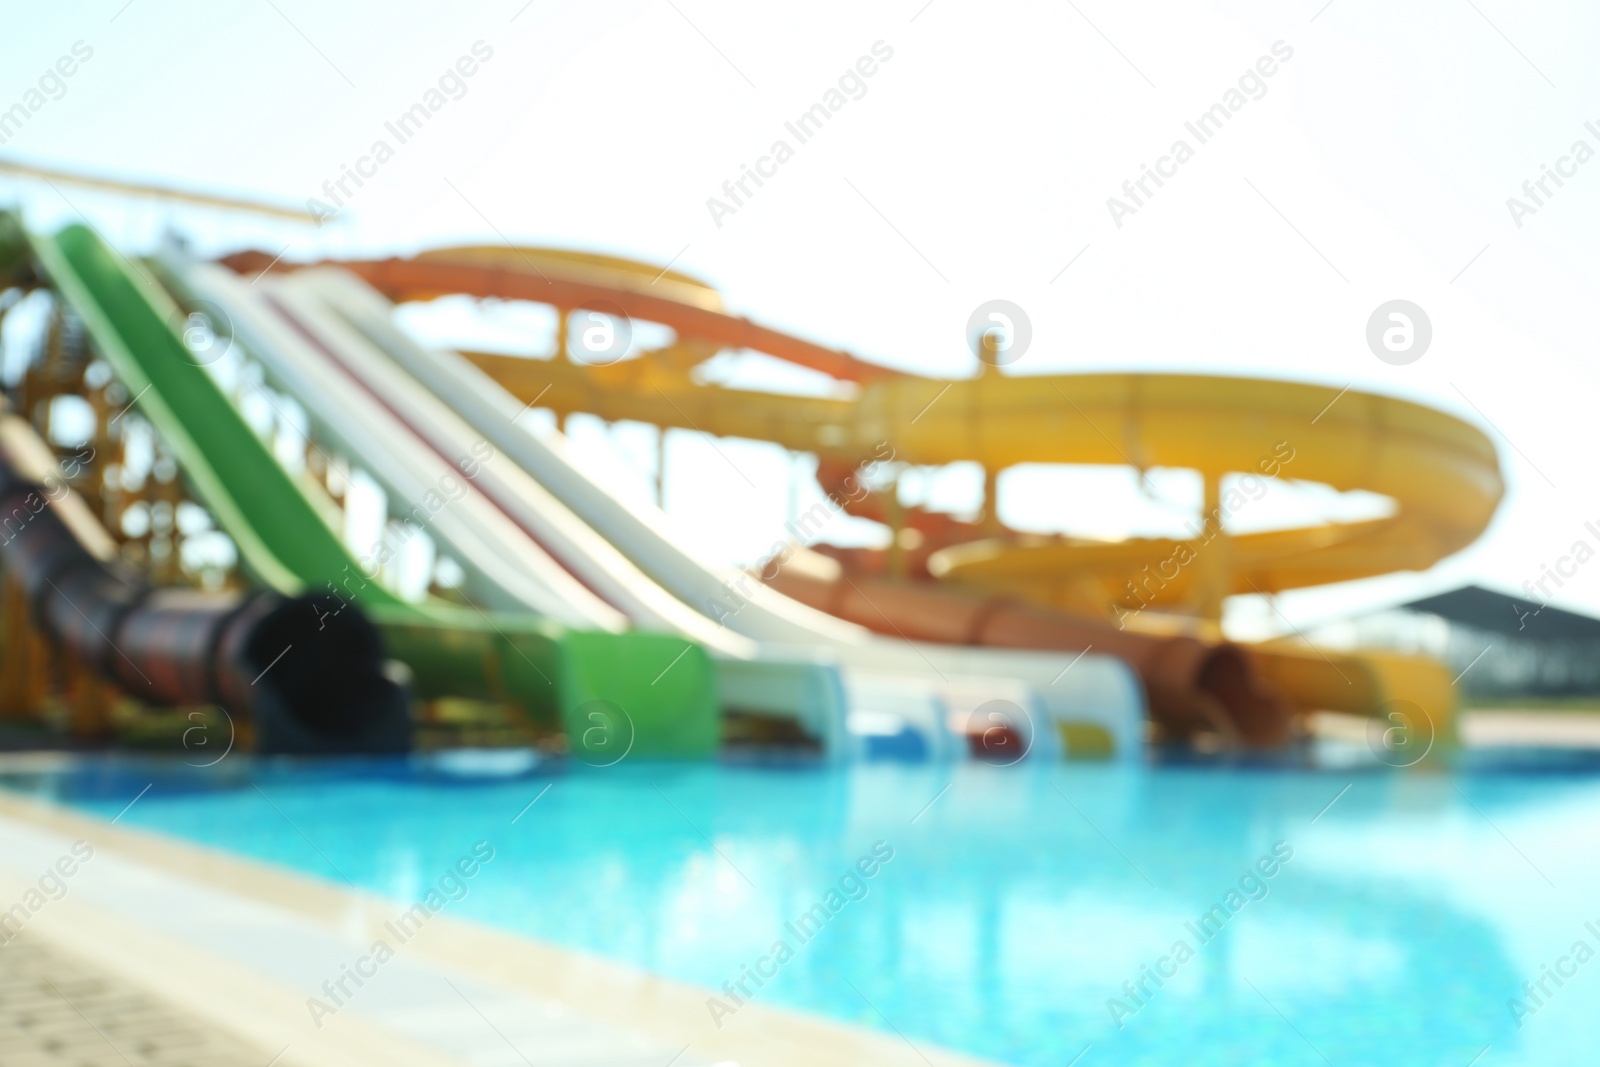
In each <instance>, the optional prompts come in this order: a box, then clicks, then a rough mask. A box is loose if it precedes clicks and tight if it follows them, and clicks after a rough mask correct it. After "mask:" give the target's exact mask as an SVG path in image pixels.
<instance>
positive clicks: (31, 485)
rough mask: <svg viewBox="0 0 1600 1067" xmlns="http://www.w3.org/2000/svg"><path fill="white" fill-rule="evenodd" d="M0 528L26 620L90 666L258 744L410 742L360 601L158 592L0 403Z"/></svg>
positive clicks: (272, 747) (122, 685)
mask: <svg viewBox="0 0 1600 1067" xmlns="http://www.w3.org/2000/svg"><path fill="white" fill-rule="evenodd" d="M0 526H3V531H4V532H3V535H0V560H3V562H4V565H5V569H6V571H7V572H9V574H10V575H11V576H13V577H14V578H15V580H16V581H17V582H18V584H19V585H20V587H21V589H22V592H23V596H24V597H25V599H26V601H27V603H28V606H29V608H30V610H31V613H32V618H33V622H34V625H35V626H37V627H38V628H39V629H40V630H42V631H43V632H44V633H45V634H47V635H48V636H49V637H50V638H51V639H52V640H53V641H54V642H55V643H56V646H57V647H58V648H60V649H61V650H62V651H63V652H64V653H65V654H66V655H67V656H68V657H70V658H71V659H72V660H73V661H74V662H75V664H76V665H77V667H78V668H79V669H80V670H86V671H87V672H89V674H90V675H91V676H93V677H95V678H98V679H100V680H101V681H104V682H109V683H110V684H112V685H114V686H115V687H116V688H117V689H119V690H121V691H122V692H125V693H127V694H129V695H130V696H133V697H135V698H137V699H140V700H143V701H145V702H146V703H149V704H155V705H176V706H180V707H194V706H197V705H200V706H204V705H212V706H217V707H223V708H226V709H228V712H229V714H233V715H242V716H247V717H248V718H249V720H250V722H251V723H252V726H253V733H254V736H255V739H256V748H257V751H260V752H268V753H313V752H349V751H357V752H399V751H405V750H406V749H408V748H409V747H410V742H411V718H410V713H409V709H408V707H407V697H406V694H405V692H404V690H403V689H402V688H401V687H400V686H399V685H397V684H396V683H395V682H394V680H393V679H391V678H389V677H388V676H387V675H386V673H385V671H384V661H383V656H382V650H381V641H380V639H379V635H378V632H377V630H376V629H375V628H374V627H373V625H372V623H371V622H369V621H368V620H367V619H366V618H365V617H363V616H362V615H361V614H360V613H359V612H356V611H349V612H340V613H339V614H338V615H337V616H335V617H333V618H332V619H328V616H327V613H326V612H327V605H326V604H323V603H319V598H317V597H316V596H306V597H298V598H288V597H283V596H280V595H278V594H276V593H273V592H268V591H262V590H256V591H253V592H202V591H199V590H194V589H186V588H153V587H150V586H148V585H146V584H144V583H142V582H141V581H140V580H139V579H138V578H136V577H133V576H130V575H129V574H127V573H126V572H125V571H123V570H122V569H121V568H118V567H117V566H116V565H115V560H116V553H117V549H116V542H115V541H113V540H112V539H111V535H110V534H108V533H107V532H106V530H105V528H104V527H102V526H101V525H100V523H99V521H98V520H97V519H96V518H95V516H94V512H93V511H92V510H91V509H90V508H89V506H88V505H87V504H86V503H85V502H84V501H83V499H82V498H81V497H80V496H78V494H77V493H76V492H75V491H74V490H73V489H72V488H71V486H70V484H69V482H68V479H66V478H64V477H63V471H62V468H61V465H60V464H58V463H57V461H56V457H55V453H54V451H53V450H52V449H51V448H50V446H49V445H48V444H46V443H45V442H44V441H43V440H42V439H41V438H40V437H39V436H38V434H36V433H35V432H34V429H33V427H32V426H31V425H30V424H29V423H28V422H27V421H26V420H25V419H22V418H20V417H19V416H17V415H14V414H12V413H11V412H10V411H8V410H6V409H5V406H4V404H3V402H0ZM319 620H326V621H327V623H331V625H330V624H325V623H324V622H321V621H319ZM5 637H6V640H7V642H11V641H13V640H16V639H18V637H19V635H17V634H15V633H9V632H8V633H7V634H6V635H5Z"/></svg>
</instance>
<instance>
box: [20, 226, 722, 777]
mask: <svg viewBox="0 0 1600 1067" xmlns="http://www.w3.org/2000/svg"><path fill="white" fill-rule="evenodd" d="M29 241H30V249H29V250H30V251H31V253H32V258H33V260H34V261H35V263H36V264H37V270H38V272H39V274H40V276H41V278H42V279H43V280H45V281H46V282H47V283H48V284H50V285H51V287H52V288H54V289H55V291H56V292H57V294H58V295H59V296H60V298H61V299H62V300H63V301H64V302H65V303H66V305H67V306H68V307H70V308H71V309H72V310H73V311H74V312H75V313H76V314H78V315H79V316H80V317H81V318H82V320H83V322H84V324H85V326H86V328H87V330H88V333H89V336H90V338H91V339H92V342H93V343H94V345H95V348H96V351H97V352H98V354H99V355H101V356H102V357H103V358H105V359H106V360H107V361H108V362H109V363H110V365H111V367H112V369H113V371H114V372H115V373H116V374H117V376H118V378H119V379H120V380H121V381H122V383H123V384H124V385H125V386H126V387H127V388H128V392H129V394H130V395H132V396H134V397H136V398H137V399H136V401H135V403H136V405H137V406H138V408H139V410H140V412H141V413H142V414H143V415H144V416H145V417H146V418H147V419H148V420H149V421H150V423H151V425H152V426H153V427H154V429H155V430H156V432H157V433H158V434H159V435H160V436H161V438H162V440H163V442H164V443H165V444H166V445H167V447H168V448H169V449H170V450H171V451H172V453H173V455H174V457H175V458H176V459H177V460H178V462H179V465H180V466H181V467H182V469H183V471H184V473H185V476H186V477H187V479H188V481H189V483H190V485H191V486H192V487H193V489H194V491H195V493H196V495H197V497H198V498H199V499H200V500H201V502H202V503H204V504H205V506H206V507H207V508H208V509H209V510H210V511H211V513H212V515H213V516H214V517H215V518H216V520H217V522H218V525H219V526H220V527H221V528H222V529H223V530H224V531H225V532H226V533H228V535H229V536H230V537H231V538H232V539H233V540H234V542H235V544H236V545H237V546H238V549H239V555H240V559H241V563H242V565H243V566H244V568H245V569H246V570H247V571H248V572H249V573H250V574H251V575H252V576H254V577H255V578H256V579H257V580H258V581H259V582H261V584H263V585H265V586H267V587H269V588H271V589H274V590H276V591H278V592H279V593H281V594H284V595H287V596H298V595H302V594H304V593H306V592H308V591H316V592H317V593H319V594H320V593H322V592H323V591H326V592H328V593H330V594H333V595H334V596H335V597H336V598H338V601H339V607H338V609H337V610H339V611H341V612H342V610H343V606H344V605H358V606H359V607H360V608H361V609H362V610H363V611H364V613H365V614H366V615H367V616H368V617H369V618H371V619H372V620H373V621H374V622H376V623H377V624H378V626H379V628H380V630H381V632H382V635H383V638H384V641H385V643H386V644H387V646H388V649H389V652H390V654H392V655H394V656H395V657H396V658H398V659H400V660H402V661H403V662H405V663H407V664H408V665H409V666H410V667H411V668H412V671H413V672H414V674H415V678H416V683H417V688H418V691H419V693H420V694H421V695H422V696H424V697H426V698H432V697H437V696H460V697H467V698H474V699H487V700H494V701H503V702H508V703H513V704H516V705H517V706H519V707H521V708H522V709H523V710H524V711H525V712H526V713H527V714H529V715H530V716H532V717H533V718H534V719H535V720H536V721H539V722H541V723H544V724H546V725H547V726H548V727H549V728H551V729H564V730H565V733H566V736H567V738H568V742H569V744H570V745H571V746H572V747H573V748H574V750H575V751H579V752H580V754H581V752H582V749H583V746H585V745H588V744H591V743H592V744H595V745H596V746H598V748H597V751H595V752H594V753H593V756H594V757H596V758H605V757H607V756H608V755H609V753H610V751H612V748H608V747H607V746H613V747H614V746H615V745H616V744H617V743H618V739H619V737H620V736H621V734H620V733H619V731H625V732H626V736H627V738H628V740H629V741H630V742H631V744H632V746H633V747H632V750H633V751H635V752H637V753H639V754H641V755H673V756H677V755H703V754H706V753H709V752H710V751H712V750H713V749H714V748H715V746H716V744H717V741H718V737H719V722H718V718H717V702H716V698H715V688H714V687H715V682H714V679H713V677H712V673H711V665H710V661H709V659H708V657H707V656H706V654H705V652H704V650H703V649H700V648H699V647H698V646H694V645H690V644H687V643H686V642H684V641H683V640H681V639H679V638H676V637H671V636H667V635H663V634H652V633H642V632H628V633H609V632H604V631H597V630H579V629H571V628H568V627H566V626H563V625H561V624H560V623H558V622H556V621H553V620H551V619H547V618H539V617H534V616H530V615H527V614H517V615H506V614H490V613H489V612H487V611H483V610H473V609H467V608H461V607H457V606H455V605H449V604H443V603H437V602H425V603H422V604H412V603H408V602H406V601H404V600H401V599H400V598H399V597H397V596H395V595H394V594H392V593H390V592H389V591H388V590H387V589H385V588H383V586H382V585H380V584H379V583H378V582H376V581H373V580H371V575H372V574H373V569H372V567H371V565H370V562H368V563H367V564H363V562H362V561H361V560H358V559H357V558H356V557H355V556H354V555H353V554H352V553H351V552H350V551H349V550H347V549H346V548H345V546H344V545H343V544H342V543H341V541H340V539H339V536H338V535H337V533H336V532H335V531H334V530H332V529H331V528H330V527H329V526H328V525H327V522H326V521H325V520H324V518H323V515H322V513H321V511H319V509H318V506H317V505H316V504H315V503H314V502H313V500H312V499H311V498H310V497H309V496H308V495H307V492H306V491H305V489H303V488H302V486H301V485H299V484H298V483H297V482H296V481H295V479H294V478H292V477H291V476H290V475H289V474H288V472H287V471H285V470H284V468H283V467H282V466H281V465H280V464H279V463H278V461H277V460H276V458H275V457H274V456H273V455H272V453H271V451H270V450H269V449H268V448H267V446H266V445H265V444H264V443H263V442H262V441H261V440H260V438H258V437H257V436H256V434H255V432H254V431H253V430H251V428H250V427H249V425H248V424H246V423H245V422H244V420H243V419H242V418H241V417H240V416H239V414H238V413H237V412H236V411H235V409H234V407H233V405H232V403H231V402H230V400H229V398H228V396H227V395H226V394H225V393H224V392H223V391H222V390H221V389H220V387H219V386H218V385H217V384H216V382H215V381H213V379H212V378H211V377H210V376H209V375H208V374H207V373H206V371H205V370H204V369H203V368H202V367H201V366H199V365H198V364H199V359H198V358H197V357H196V356H195V354H194V353H192V352H190V350H189V349H188V347H187V346H186V345H185V344H184V342H183V340H182V338H181V337H180V334H179V331H180V330H181V329H182V328H183V325H184V323H185V314H184V312H183V311H182V310H180V309H179V308H178V306H177V305H176V304H174V303H173V301H172V299H171V297H170V296H169V295H168V294H167V292H166V290H165V289H163V288H162V287H161V286H160V285H158V284H157V282H156V280H155V279H154V278H153V277H152V276H151V275H150V274H149V272H148V271H147V270H146V269H145V268H144V267H142V266H136V265H134V264H130V263H128V262H127V261H126V260H123V259H122V258H121V257H120V256H118V255H117V254H116V253H115V252H113V251H112V250H111V249H109V248H108V247H107V246H105V245H104V244H103V243H101V242H100V240H99V239H98V237H97V236H96V235H95V234H94V233H93V232H92V231H90V230H88V229H87V228H85V227H82V226H71V227H68V228H67V229H65V230H63V231H62V232H61V233H60V234H58V235H57V236H55V237H54V238H39V237H30V239H29ZM669 664H670V665H672V669H671V670H670V671H667V672H665V673H663V669H664V668H666V667H667V666H668V665H669ZM602 727H603V728H602Z"/></svg>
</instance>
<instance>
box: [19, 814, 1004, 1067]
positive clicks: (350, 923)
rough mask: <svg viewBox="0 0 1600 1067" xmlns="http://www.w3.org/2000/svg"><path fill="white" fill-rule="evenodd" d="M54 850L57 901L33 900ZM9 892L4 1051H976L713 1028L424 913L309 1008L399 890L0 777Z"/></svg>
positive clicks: (560, 1065) (582, 963) (689, 989)
mask: <svg viewBox="0 0 1600 1067" xmlns="http://www.w3.org/2000/svg"><path fill="white" fill-rule="evenodd" d="M80 841H81V842H87V843H88V845H89V846H92V848H93V850H94V852H93V856H92V858H90V859H88V860H87V861H84V862H81V863H79V862H78V861H77V860H76V859H72V857H73V852H72V849H73V845H74V843H75V842H80ZM82 852H83V846H82V845H80V846H79V855H81V854H82ZM64 857H65V858H68V860H69V862H67V863H66V864H64V868H70V869H72V870H73V873H72V874H71V875H70V876H67V877H63V878H61V879H60V881H61V882H62V883H64V884H65V887H66V888H65V892H64V893H61V894H60V896H59V899H54V898H53V894H52V895H45V894H40V893H38V892H37V891H35V892H34V893H33V894H32V895H31V896H30V890H36V889H37V886H38V884H39V880H40V878H41V876H43V875H44V874H45V873H46V872H47V871H50V870H52V869H56V870H60V869H63V868H62V867H58V864H61V863H62V860H63V858H64ZM55 884H56V883H54V882H52V883H51V886H50V887H51V888H53V887H54V885H55ZM56 892H58V893H59V892H60V891H59V890H57V891H56ZM41 901H42V904H41ZM30 905H31V906H32V910H31V913H30ZM18 906H20V907H21V909H22V912H21V914H22V915H23V916H24V917H25V920H26V921H25V922H24V923H23V924H22V927H21V932H20V933H18V934H16V936H14V937H13V938H12V939H11V940H9V941H7V940H5V936H6V933H7V932H9V929H8V930H6V931H0V1048H3V1049H4V1050H5V1053H6V1055H5V1057H4V1062H5V1063H6V1064H8V1065H10V1064H12V1063H13V1062H14V1063H16V1064H18V1065H19V1067H23V1065H26V1067H33V1065H35V1064H38V1065H41V1067H42V1065H45V1064H53V1065H66V1064H72V1065H74V1067H82V1065H98V1064H107V1065H130V1067H143V1065H144V1064H158V1063H159V1064H162V1065H163V1067H179V1065H185V1064H194V1065H196V1067H200V1065H205V1067H217V1065H233V1064H241V1065H254V1067H268V1065H271V1067H343V1065H355V1064H362V1065H366V1064H373V1063H383V1064H391V1065H395V1067H446V1065H455V1067H461V1065H468V1064H471V1065H477V1067H516V1065H518V1064H522V1065H528V1067H531V1065H532V1064H538V1065H539V1067H580V1065H581V1067H623V1065H627V1067H708V1065H733V1064H738V1065H741V1067H818V1065H824V1067H829V1065H838V1067H845V1065H856V1064H861V1065H866V1064H872V1065H883V1067H899V1065H904V1067H982V1064H983V1062H984V1061H979V1060H976V1059H972V1058H969V1057H965V1056H960V1055H956V1054H954V1053H950V1052H946V1051H943V1050H940V1049H937V1048H935V1047H933V1046H930V1045H928V1044H926V1043H923V1042H920V1041H919V1042H917V1043H916V1044H914V1045H913V1043H912V1042H911V1041H910V1040H908V1039H906V1038H904V1037H901V1036H895V1034H894V1033H880V1032H877V1031H872V1030H866V1029H861V1028H857V1027H852V1026H848V1025H844V1024H840V1023H834V1022H831V1021H828V1020H826V1019H822V1018H820V1017H813V1016H809V1015H804V1014H801V1013H798V1012H790V1011H785V1010H781V1009H773V1008H769V1007H766V1006H764V1005H761V1004H749V1005H746V1006H745V1007H744V1008H743V1009H742V1010H740V1011H739V1012H738V1013H737V1014H736V1015H734V1016H732V1017H731V1018H728V1019H725V1020H724V1024H723V1026H722V1027H721V1028H720V1029H719V1028H718V1027H716V1026H714V1025H713V1024H712V1022H711V1020H710V1017H709V1015H708V1012H707V1009H706V998H707V997H708V996H709V995H710V991H708V990H704V989H699V988H696V987H693V986H689V985H686V984H682V983H678V982H674V981H670V980H667V979H663V978H659V977H656V976H654V975H651V974H648V973H646V972H644V971H641V970H638V969H636V968H632V967H629V966H626V965H623V964H619V963H615V962H612V961H609V960H605V959H601V958H599V957H595V956H589V955H586V954H582V953H577V952H573V951H570V950H567V949H562V948H557V947H555V946H552V945H549V944H546V943H542V942H538V941H534V940H531V939H529V938H525V937H521V936H518V935H516V934H512V933H508V932H505V931H501V930H496V929H492V928H489V927H485V926H480V925H477V924H475V923H470V922H465V921H462V920H459V919H454V918H451V917H450V916H448V915H442V914H441V915H437V916H435V917H433V918H431V919H429V920H428V921H427V922H426V923H425V924H424V925H422V926H421V928H420V929H419V930H417V932H416V933H415V935H414V936H412V937H411V938H410V939H409V940H406V941H405V942H404V944H401V945H399V946H398V948H397V950H396V952H395V955H394V958H393V959H392V960H389V961H387V962H385V963H384V964H383V965H382V966H381V967H374V968H373V969H375V970H376V972H377V973H376V976H375V977H369V978H368V979H366V981H365V982H364V984H362V985H361V986H360V988H356V987H355V986H354V985H351V984H350V983H349V982H348V981H347V985H346V988H347V990H353V995H351V996H349V997H348V998H345V1003H344V1005H343V1006H342V1007H341V1008H339V1009H338V1010H336V1011H333V1012H332V1013H331V1014H323V1015H322V1017H321V1018H320V1019H319V1020H314V1019H313V1015H312V1010H313V1006H312V1005H310V1004H309V998H311V997H313V996H316V997H321V998H323V1003H324V1004H325V1005H327V1006H328V1007H332V1006H333V1005H332V1001H331V1000H330V999H329V998H328V997H327V996H326V995H325V994H324V993H323V992H322V987H323V983H324V982H325V981H327V980H329V979H335V980H336V979H337V978H338V977H339V976H340V975H341V973H342V968H343V967H344V966H345V965H347V964H352V963H354V962H356V961H357V960H358V958H360V957H362V956H365V955H367V954H368V953H369V952H370V950H371V948H372V946H373V944H374V942H375V941H377V940H378V939H379V938H380V937H381V938H385V939H386V940H388V941H391V942H394V941H396V940H397V939H396V938H394V936H393V935H392V934H390V933H388V932H386V927H385V923H390V922H393V921H395V919H396V917H397V916H398V915H400V914H401V913H402V912H404V911H405V906H403V905H399V904H397V903H396V902H394V901H390V900H386V899H382V898H379V897H376V896H373V895H371V894H368V893H364V892H361V891H359V890H355V889H346V888H342V887H339V886H336V885H331V884H327V883H324V882H319V881H316V880H314V879H310V878H306V877H303V876H301V875H298V874H295V873H292V872H289V871H285V870H281V869H279V868H275V867H271V866H267V865H264V864H260V863H256V862H253V861H250V860H246V859H240V858H236V857H233V856H229V855H225V854H223V853H220V852H216V851H213V850H210V849H206V848H202V847H200V846H196V845H192V844H189V843H186V842H183V841H178V840H174V839H169V838H165V837H160V836H157V835H154V834H149V833H145V832H142V831H138V830H134V829H131V828H129V827H126V826H120V825H113V824H112V823H110V822H106V821H103V820H100V819H95V818H92V817H89V816H86V815H83V814H80V813H78V812H74V811H71V810H68V809H65V808H61V807H57V806H54V805H50V804H45V803H42V802H37V801H33V800H30V799H28V798H25V797H21V796H17V795H13V794H6V793H0V921H3V920H4V918H5V914H6V913H7V910H8V909H10V912H9V913H10V914H12V915H16V914H17V912H16V911H15V908H16V907H18ZM14 923H15V920H14ZM319 1023H320V1025H319ZM891 1029H892V1027H891ZM13 1057H15V1058H13Z"/></svg>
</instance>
